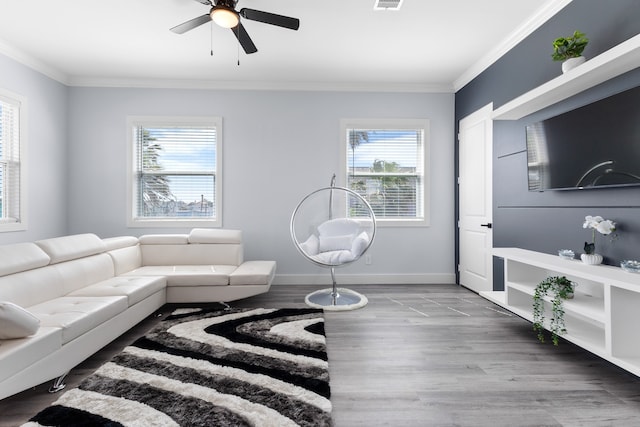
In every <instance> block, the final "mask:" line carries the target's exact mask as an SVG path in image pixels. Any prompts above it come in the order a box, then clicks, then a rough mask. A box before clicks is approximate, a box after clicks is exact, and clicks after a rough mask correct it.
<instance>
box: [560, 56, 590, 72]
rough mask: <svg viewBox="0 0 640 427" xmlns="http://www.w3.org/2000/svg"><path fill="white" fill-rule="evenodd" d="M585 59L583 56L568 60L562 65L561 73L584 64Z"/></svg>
mask: <svg viewBox="0 0 640 427" xmlns="http://www.w3.org/2000/svg"><path fill="white" fill-rule="evenodd" d="M586 60H587V59H586V58H585V57H584V56H578V57H577V58H569V59H567V60H566V61H564V62H563V63H562V72H563V73H566V72H567V71H569V70H573V69H574V68H576V67H577V66H578V65H580V64H584V62H585V61H586Z"/></svg>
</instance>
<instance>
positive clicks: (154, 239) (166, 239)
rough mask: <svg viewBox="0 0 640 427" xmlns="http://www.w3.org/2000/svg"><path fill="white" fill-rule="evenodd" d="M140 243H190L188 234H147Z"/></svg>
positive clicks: (139, 239) (141, 237)
mask: <svg viewBox="0 0 640 427" xmlns="http://www.w3.org/2000/svg"><path fill="white" fill-rule="evenodd" d="M138 241H139V242H140V244H141V245H181V244H187V243H189V236H188V235H186V234H145V235H144V236H140V237H139V238H138Z"/></svg>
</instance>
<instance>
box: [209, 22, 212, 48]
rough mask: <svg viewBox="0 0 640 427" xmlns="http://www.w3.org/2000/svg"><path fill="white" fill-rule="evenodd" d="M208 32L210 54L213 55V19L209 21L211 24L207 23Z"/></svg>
mask: <svg viewBox="0 0 640 427" xmlns="http://www.w3.org/2000/svg"><path fill="white" fill-rule="evenodd" d="M209 32H210V33H211V39H210V40H209V41H210V47H211V56H213V21H212V22H211V25H209Z"/></svg>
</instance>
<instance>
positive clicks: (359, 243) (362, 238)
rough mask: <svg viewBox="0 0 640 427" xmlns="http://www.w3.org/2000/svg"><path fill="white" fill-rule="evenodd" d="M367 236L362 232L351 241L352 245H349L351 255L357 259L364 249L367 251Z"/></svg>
mask: <svg viewBox="0 0 640 427" xmlns="http://www.w3.org/2000/svg"><path fill="white" fill-rule="evenodd" d="M369 241H370V239H369V235H368V234H367V233H365V232H364V231H363V232H362V233H360V234H358V237H356V238H355V239H353V243H352V244H351V254H352V255H353V256H354V257H355V258H358V257H360V255H362V252H364V250H365V249H367V245H369Z"/></svg>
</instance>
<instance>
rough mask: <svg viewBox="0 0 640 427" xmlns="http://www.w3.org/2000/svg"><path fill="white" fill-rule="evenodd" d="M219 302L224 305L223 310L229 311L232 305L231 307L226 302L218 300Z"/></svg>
mask: <svg viewBox="0 0 640 427" xmlns="http://www.w3.org/2000/svg"><path fill="white" fill-rule="evenodd" d="M220 304H222V305H224V311H229V310H231V309H232V308H233V307H231V306H230V305H229V304H227V303H226V302H224V301H220Z"/></svg>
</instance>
